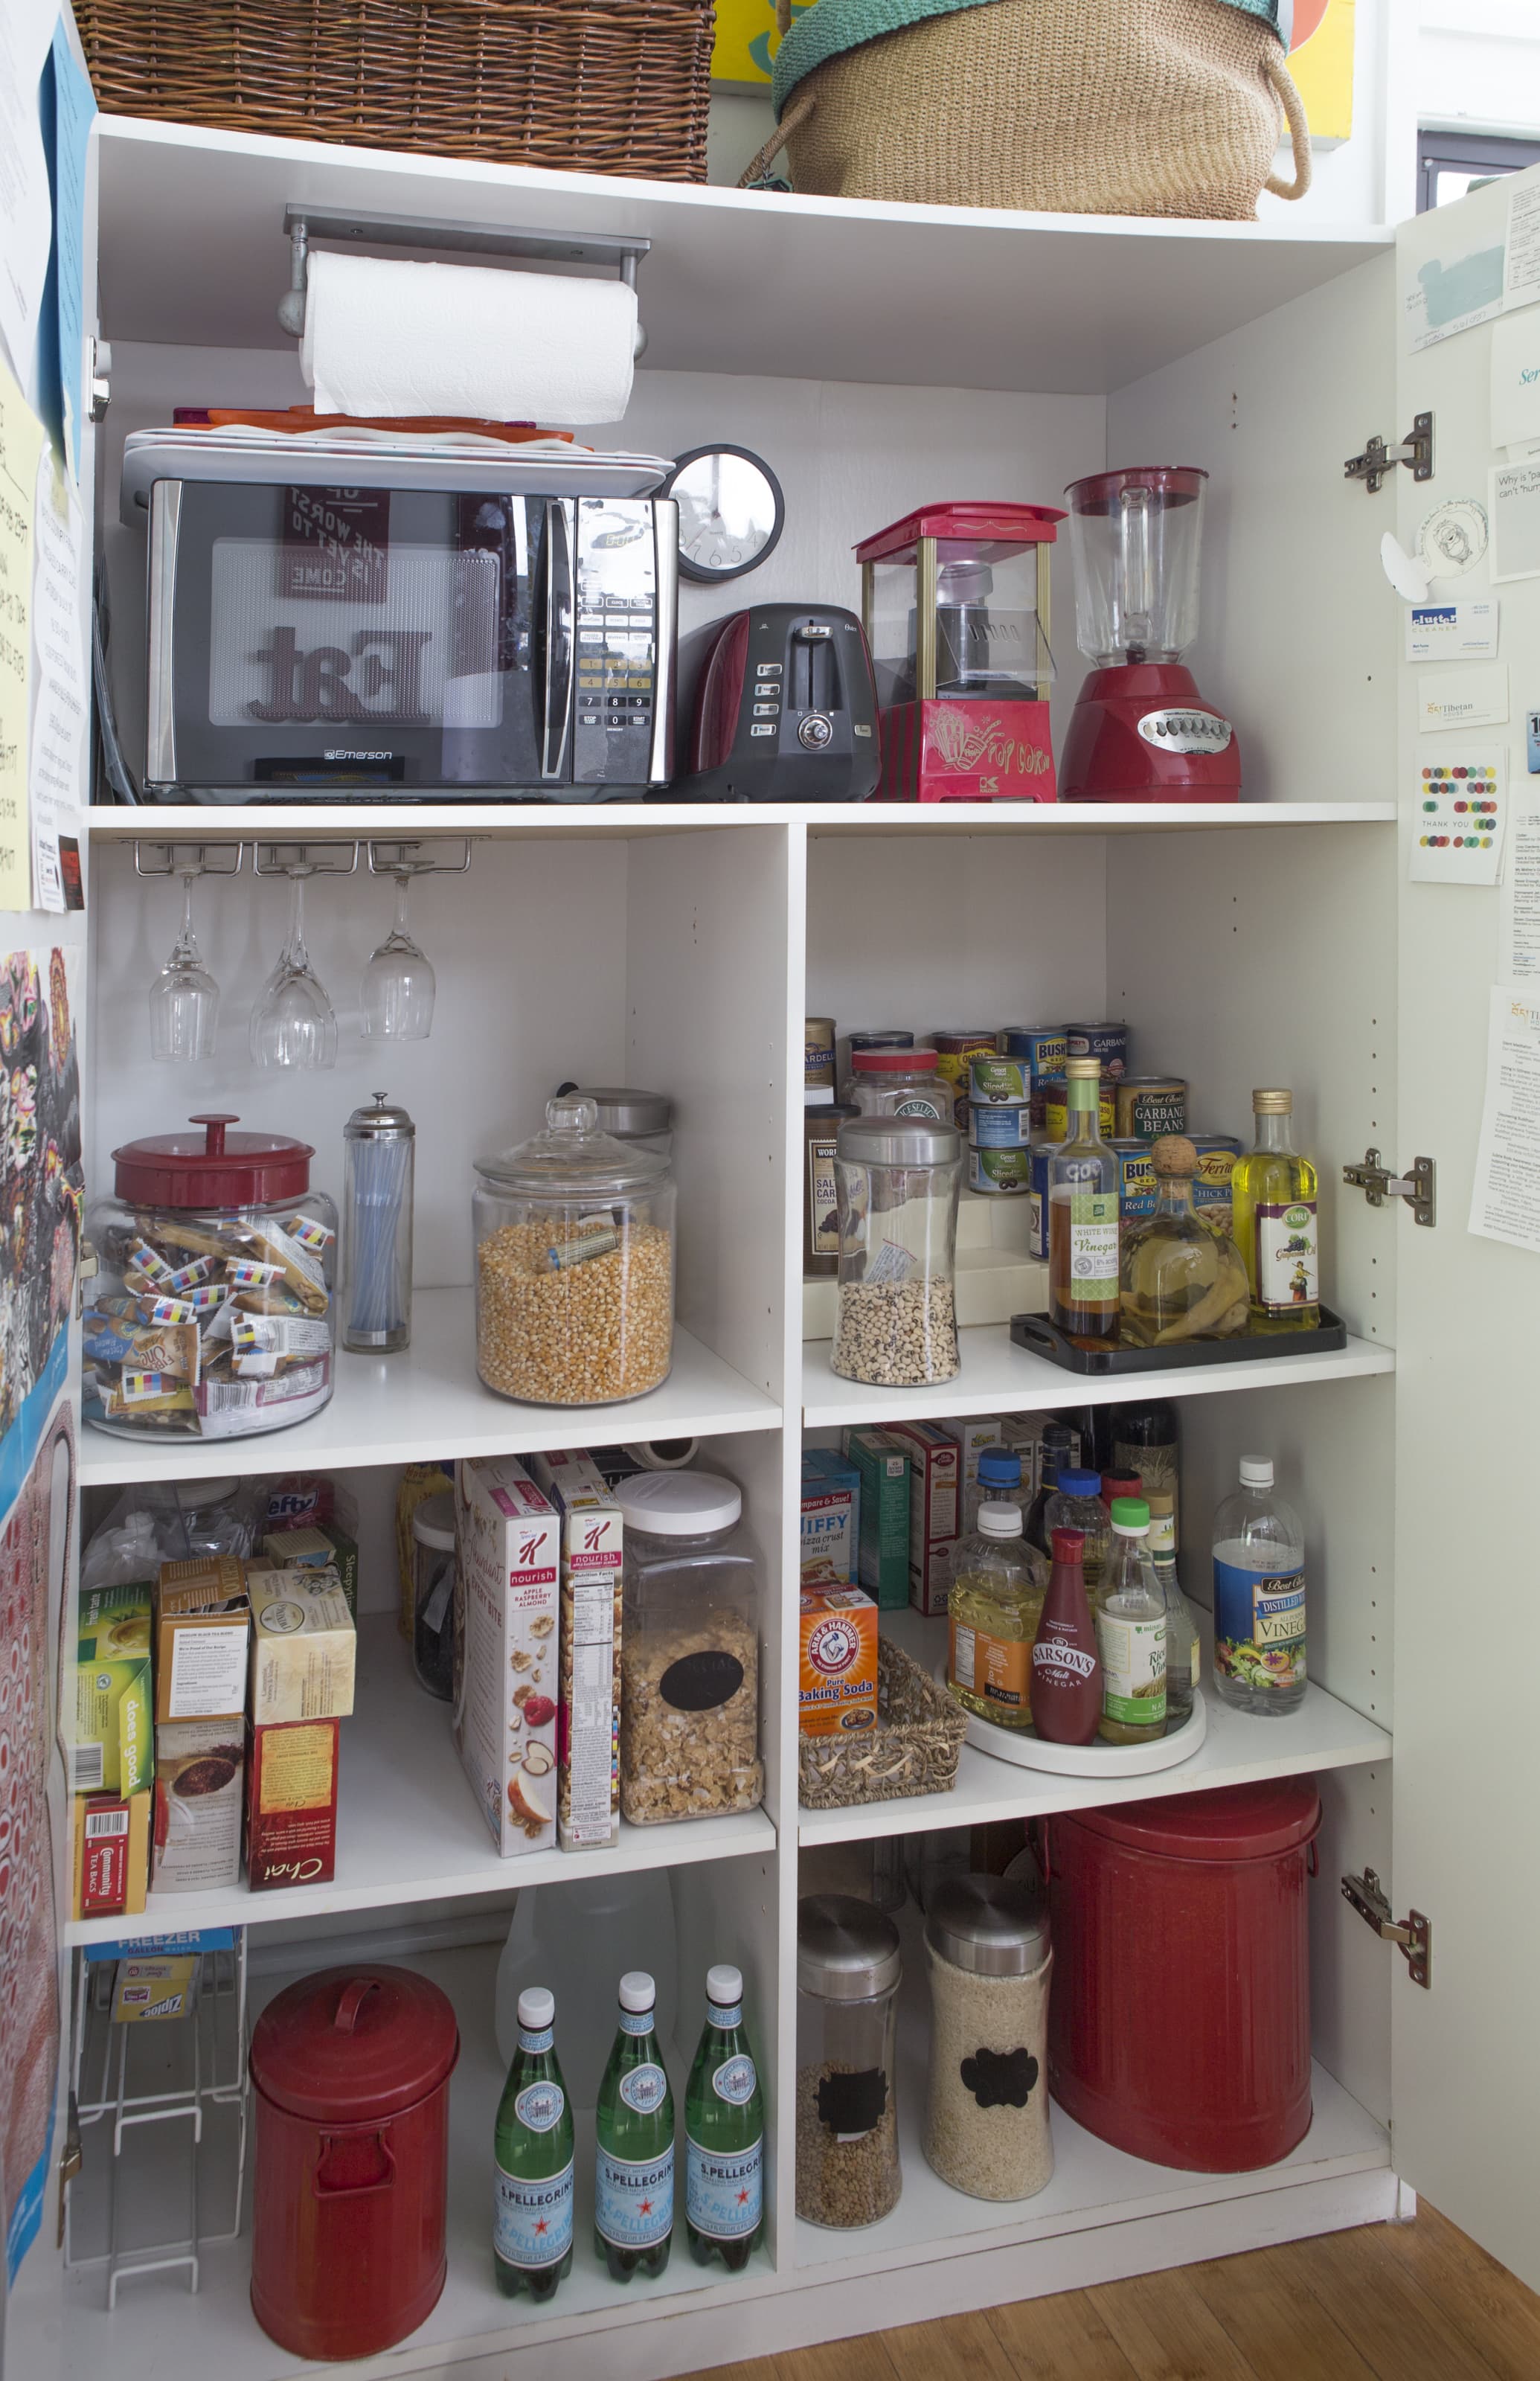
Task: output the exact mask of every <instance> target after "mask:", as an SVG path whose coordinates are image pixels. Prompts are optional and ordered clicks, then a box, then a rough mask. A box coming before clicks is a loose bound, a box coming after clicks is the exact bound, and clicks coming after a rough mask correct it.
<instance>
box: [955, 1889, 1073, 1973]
mask: <svg viewBox="0 0 1540 2381" xmlns="http://www.w3.org/2000/svg"><path fill="white" fill-rule="evenodd" d="M925 1940H926V1942H927V1943H928V1944H929V1945H930V1947H931V1949H932V1950H933V1951H936V1952H939V1954H940V1956H941V1957H942V1959H944V1960H948V1961H949V1962H950V1964H951V1965H952V1966H953V1967H954V1968H965V1969H966V1970H967V1972H968V1973H969V1974H970V1975H971V1976H1028V1975H1031V1974H1032V1973H1033V1970H1034V1969H1037V1968H1040V1967H1041V1966H1042V1965H1043V1961H1044V1960H1045V1957H1046V1956H1047V1950H1048V1912H1047V1910H1046V1908H1045V1904H1044V1902H1043V1899H1042V1897H1041V1895H1039V1894H1036V1893H1033V1891H1032V1890H1031V1888H1030V1887H1029V1886H1025V1885H1018V1884H1015V1883H1013V1882H1011V1881H1010V1880H1009V1879H1008V1878H1006V1877H1003V1876H949V1877H947V1878H945V1879H944V1880H943V1882H942V1883H941V1884H940V1885H937V1886H933V1887H932V1889H931V1892H930V1893H929V1895H928V1896H927V1898H926V1903H925Z"/></svg>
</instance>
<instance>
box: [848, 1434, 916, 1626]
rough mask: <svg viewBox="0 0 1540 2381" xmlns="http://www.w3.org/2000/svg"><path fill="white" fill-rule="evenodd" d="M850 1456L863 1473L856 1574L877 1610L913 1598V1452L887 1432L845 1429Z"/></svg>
mask: <svg viewBox="0 0 1540 2381" xmlns="http://www.w3.org/2000/svg"><path fill="white" fill-rule="evenodd" d="M842 1444H843V1447H844V1451H845V1457H846V1460H847V1461H848V1462H849V1463H851V1464H853V1465H854V1467H855V1469H856V1471H857V1472H858V1473H859V1474H860V1477H861V1536H860V1542H859V1545H858V1548H857V1576H858V1577H859V1579H860V1581H861V1584H862V1587H863V1588H864V1589H865V1590H866V1593H868V1595H872V1596H874V1597H875V1598H876V1602H877V1606H878V1608H879V1610H881V1611H883V1612H890V1611H893V1610H895V1609H898V1610H901V1609H902V1607H903V1606H905V1605H907V1604H908V1602H909V1469H910V1467H909V1457H908V1456H907V1455H906V1454H905V1452H904V1450H903V1448H902V1447H898V1446H897V1445H895V1443H894V1441H893V1440H892V1439H891V1438H889V1437H888V1435H887V1434H886V1431H880V1430H854V1429H852V1430H847V1431H846V1432H845V1434H844V1436H843V1441H842Z"/></svg>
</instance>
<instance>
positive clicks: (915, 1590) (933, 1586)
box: [885, 1422, 962, 1614]
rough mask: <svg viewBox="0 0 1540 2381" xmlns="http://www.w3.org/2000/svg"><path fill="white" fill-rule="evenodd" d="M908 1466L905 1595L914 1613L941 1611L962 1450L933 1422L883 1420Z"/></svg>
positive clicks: (955, 1523) (944, 1605)
mask: <svg viewBox="0 0 1540 2381" xmlns="http://www.w3.org/2000/svg"><path fill="white" fill-rule="evenodd" d="M885 1435H886V1436H887V1437H888V1438H891V1439H892V1440H893V1441H894V1442H895V1444H896V1445H898V1446H899V1447H902V1448H903V1449H904V1451H905V1453H906V1454H907V1455H908V1457H909V1459H910V1462H911V1467H912V1469H911V1474H910V1492H909V1600H910V1602H911V1604H912V1605H913V1606H914V1607H915V1609H916V1611H918V1612H923V1613H926V1614H934V1613H942V1612H945V1611H946V1609H947V1593H948V1591H949V1589H950V1587H951V1583H952V1554H953V1550H954V1548H955V1547H956V1545H957V1535H958V1521H959V1508H960V1505H961V1501H962V1499H961V1485H960V1474H961V1470H962V1454H961V1449H960V1448H959V1446H958V1443H957V1441H956V1439H955V1438H952V1437H950V1436H949V1435H947V1432H946V1431H944V1430H943V1429H942V1428H941V1426H940V1424H939V1423H938V1422H889V1423H888V1424H887V1427H886V1434H885Z"/></svg>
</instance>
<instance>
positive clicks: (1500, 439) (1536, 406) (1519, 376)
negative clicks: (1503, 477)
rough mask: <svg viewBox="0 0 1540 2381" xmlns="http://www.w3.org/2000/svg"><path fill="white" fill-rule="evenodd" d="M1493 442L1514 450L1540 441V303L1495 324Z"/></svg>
mask: <svg viewBox="0 0 1540 2381" xmlns="http://www.w3.org/2000/svg"><path fill="white" fill-rule="evenodd" d="M1491 438H1492V444H1493V446H1506V447H1507V448H1508V449H1509V462H1517V461H1519V460H1520V459H1521V457H1520V455H1519V454H1516V453H1515V452H1514V451H1513V450H1514V449H1515V448H1518V449H1520V450H1524V449H1527V448H1529V447H1532V446H1536V445H1540V306H1526V307H1525V308H1524V310H1523V311H1522V313H1521V314H1505V315H1504V317H1503V319H1502V321H1501V322H1500V323H1496V324H1493V327H1492V423H1491Z"/></svg>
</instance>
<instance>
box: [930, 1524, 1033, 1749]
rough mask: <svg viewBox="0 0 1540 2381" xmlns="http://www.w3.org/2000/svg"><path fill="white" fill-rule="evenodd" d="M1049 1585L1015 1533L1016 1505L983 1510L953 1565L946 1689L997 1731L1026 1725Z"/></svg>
mask: <svg viewBox="0 0 1540 2381" xmlns="http://www.w3.org/2000/svg"><path fill="white" fill-rule="evenodd" d="M1047 1586H1048V1575H1047V1565H1046V1564H1045V1562H1044V1560H1043V1557H1042V1556H1041V1555H1040V1554H1038V1553H1037V1551H1036V1550H1035V1548H1034V1547H1032V1546H1029V1545H1028V1544H1027V1542H1026V1540H1025V1539H1024V1538H1023V1536H1022V1535H1021V1507H1020V1505H1008V1504H1004V1503H998V1504H996V1503H990V1502H986V1503H984V1504H983V1505H981V1506H980V1507H979V1511H978V1525H977V1528H976V1530H975V1532H973V1533H972V1535H971V1536H968V1537H965V1538H963V1539H961V1540H959V1545H958V1549H957V1554H956V1556H955V1557H954V1558H953V1563H952V1585H951V1593H950V1594H949V1595H948V1597H947V1620H948V1636H949V1644H948V1652H947V1685H948V1686H949V1687H950V1689H951V1691H952V1692H953V1694H954V1695H955V1696H956V1697H957V1700H958V1702H959V1703H961V1705H962V1707H963V1709H964V1710H965V1711H971V1712H972V1713H974V1714H975V1715H976V1716H977V1717H978V1718H980V1719H987V1720H992V1721H993V1722H994V1723H995V1725H996V1728H1029V1727H1030V1726H1031V1725H1032V1649H1033V1642H1034V1641H1035V1639H1036V1636H1037V1624H1038V1622H1039V1621H1040V1620H1041V1619H1042V1618H1043V1598H1044V1596H1045V1593H1047Z"/></svg>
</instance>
